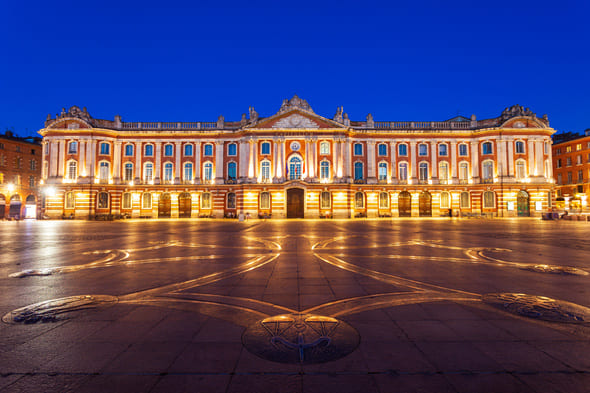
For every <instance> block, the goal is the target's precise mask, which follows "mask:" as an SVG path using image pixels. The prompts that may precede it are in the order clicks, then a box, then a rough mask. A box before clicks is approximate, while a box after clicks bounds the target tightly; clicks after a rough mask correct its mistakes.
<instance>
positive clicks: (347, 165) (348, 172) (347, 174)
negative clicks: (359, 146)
mask: <svg viewBox="0 0 590 393" xmlns="http://www.w3.org/2000/svg"><path fill="white" fill-rule="evenodd" d="M350 147H351V141H350V140H346V142H345V144H344V178H345V179H346V181H347V182H349V181H350V179H351V176H352V160H351V157H350V155H351V154H352V152H351V148H350Z"/></svg>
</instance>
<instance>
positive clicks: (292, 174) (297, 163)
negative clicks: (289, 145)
mask: <svg viewBox="0 0 590 393" xmlns="http://www.w3.org/2000/svg"><path fill="white" fill-rule="evenodd" d="M289 179H290V180H295V179H301V159H300V158H299V157H297V156H295V157H292V158H291V159H290V160H289Z"/></svg>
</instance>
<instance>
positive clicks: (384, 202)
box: [379, 192, 389, 209]
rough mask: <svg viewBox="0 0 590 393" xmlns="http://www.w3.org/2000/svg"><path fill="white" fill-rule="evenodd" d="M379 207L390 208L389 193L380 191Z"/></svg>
mask: <svg viewBox="0 0 590 393" xmlns="http://www.w3.org/2000/svg"><path fill="white" fill-rule="evenodd" d="M379 209H389V194H388V193H386V192H380V193H379Z"/></svg>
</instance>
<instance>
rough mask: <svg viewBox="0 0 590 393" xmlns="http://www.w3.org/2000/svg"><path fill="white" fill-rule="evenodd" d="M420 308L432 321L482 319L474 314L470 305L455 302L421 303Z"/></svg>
mask: <svg viewBox="0 0 590 393" xmlns="http://www.w3.org/2000/svg"><path fill="white" fill-rule="evenodd" d="M420 307H422V308H423V309H424V312H425V313H426V314H427V315H429V316H430V317H431V318H432V319H438V320H448V319H458V320H462V319H471V320H474V319H475V320H478V319H481V318H480V316H479V315H477V314H476V313H474V312H473V311H472V310H471V309H472V307H469V303H465V304H458V303H454V302H448V301H447V302H432V303H421V304H420Z"/></svg>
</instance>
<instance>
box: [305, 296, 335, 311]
mask: <svg viewBox="0 0 590 393" xmlns="http://www.w3.org/2000/svg"><path fill="white" fill-rule="evenodd" d="M334 300H336V298H335V297H334V296H333V295H299V304H300V306H301V309H302V310H305V309H306V308H310V307H315V306H319V305H322V304H325V303H329V302H333V301H334Z"/></svg>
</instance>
